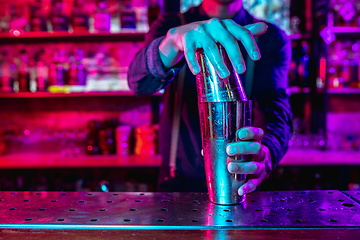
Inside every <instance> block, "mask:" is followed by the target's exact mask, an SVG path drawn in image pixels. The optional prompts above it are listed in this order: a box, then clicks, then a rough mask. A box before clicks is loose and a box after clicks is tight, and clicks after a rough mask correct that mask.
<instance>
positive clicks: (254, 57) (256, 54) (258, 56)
mask: <svg viewBox="0 0 360 240" xmlns="http://www.w3.org/2000/svg"><path fill="white" fill-rule="evenodd" d="M252 57H253V59H254V60H259V59H260V54H259V53H258V52H257V51H254V52H253V54H252Z"/></svg>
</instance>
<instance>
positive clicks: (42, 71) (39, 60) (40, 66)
mask: <svg viewBox="0 0 360 240" xmlns="http://www.w3.org/2000/svg"><path fill="white" fill-rule="evenodd" d="M35 59H36V66H35V68H36V85H37V91H39V92H44V91H46V89H47V85H48V84H47V81H48V79H47V78H48V67H47V64H46V62H45V51H44V50H43V49H41V50H40V51H39V52H38V53H37V54H36V56H35Z"/></svg>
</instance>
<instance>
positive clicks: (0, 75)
mask: <svg viewBox="0 0 360 240" xmlns="http://www.w3.org/2000/svg"><path fill="white" fill-rule="evenodd" d="M15 69H16V67H15V64H14V63H12V62H11V59H10V57H9V54H8V52H7V51H5V50H4V51H3V52H2V53H1V61H0V86H1V89H0V91H1V92H12V91H13V83H14V72H15Z"/></svg>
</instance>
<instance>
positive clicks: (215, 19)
mask: <svg viewBox="0 0 360 240" xmlns="http://www.w3.org/2000/svg"><path fill="white" fill-rule="evenodd" d="M220 22H221V20H220V19H219V18H211V19H209V20H208V23H210V24H219V23H220Z"/></svg>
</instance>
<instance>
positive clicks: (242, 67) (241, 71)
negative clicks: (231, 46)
mask: <svg viewBox="0 0 360 240" xmlns="http://www.w3.org/2000/svg"><path fill="white" fill-rule="evenodd" d="M236 71H237V72H238V73H243V72H245V67H244V64H241V63H240V64H238V65H237V66H236Z"/></svg>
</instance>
